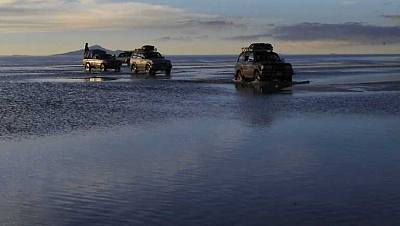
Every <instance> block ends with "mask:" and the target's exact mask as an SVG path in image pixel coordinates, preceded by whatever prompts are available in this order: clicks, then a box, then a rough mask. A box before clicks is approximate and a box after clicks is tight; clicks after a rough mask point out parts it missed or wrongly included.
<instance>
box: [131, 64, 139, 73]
mask: <svg viewBox="0 0 400 226" xmlns="http://www.w3.org/2000/svg"><path fill="white" fill-rule="evenodd" d="M131 71H132V72H133V73H135V74H137V73H138V70H137V66H136V64H132V65H131Z"/></svg>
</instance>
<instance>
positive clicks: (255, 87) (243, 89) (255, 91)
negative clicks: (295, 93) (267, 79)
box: [235, 82, 292, 95]
mask: <svg viewBox="0 0 400 226" xmlns="http://www.w3.org/2000/svg"><path fill="white" fill-rule="evenodd" d="M235 88H236V90H238V91H239V92H240V93H242V94H246V95H261V94H274V93H279V94H291V93H292V92H291V89H290V88H285V89H280V88H279V87H276V86H274V85H272V84H270V83H261V82H257V83H235Z"/></svg>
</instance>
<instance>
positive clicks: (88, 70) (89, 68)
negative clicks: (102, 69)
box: [85, 63, 92, 72]
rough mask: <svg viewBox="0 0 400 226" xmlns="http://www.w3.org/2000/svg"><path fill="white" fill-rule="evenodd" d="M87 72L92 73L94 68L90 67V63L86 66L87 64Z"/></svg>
mask: <svg viewBox="0 0 400 226" xmlns="http://www.w3.org/2000/svg"><path fill="white" fill-rule="evenodd" d="M85 71H87V72H92V67H91V66H90V64H89V63H86V64H85Z"/></svg>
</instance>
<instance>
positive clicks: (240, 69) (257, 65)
mask: <svg viewBox="0 0 400 226" xmlns="http://www.w3.org/2000/svg"><path fill="white" fill-rule="evenodd" d="M293 74H294V73H293V68H292V65H291V64H289V63H285V62H284V61H283V60H281V58H280V57H279V55H278V54H277V53H275V52H274V51H273V47H272V45H271V44H267V43H254V44H251V45H250V46H249V47H246V48H243V49H242V53H241V54H240V56H239V57H238V60H237V63H236V66H235V80H236V81H238V82H243V81H257V82H261V81H263V82H267V83H269V84H271V85H273V87H275V88H285V87H289V86H291V85H292V77H293Z"/></svg>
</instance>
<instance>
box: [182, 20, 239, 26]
mask: <svg viewBox="0 0 400 226" xmlns="http://www.w3.org/2000/svg"><path fill="white" fill-rule="evenodd" d="M182 25H184V26H197V27H206V28H222V27H235V26H242V25H241V24H239V23H236V22H234V21H231V20H228V19H210V20H204V19H198V20H186V21H183V22H182Z"/></svg>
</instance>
